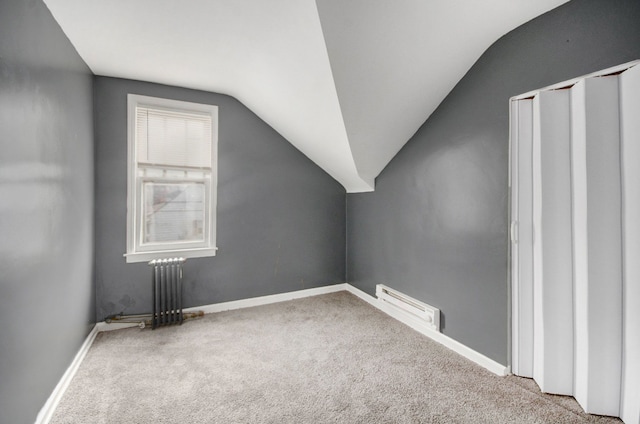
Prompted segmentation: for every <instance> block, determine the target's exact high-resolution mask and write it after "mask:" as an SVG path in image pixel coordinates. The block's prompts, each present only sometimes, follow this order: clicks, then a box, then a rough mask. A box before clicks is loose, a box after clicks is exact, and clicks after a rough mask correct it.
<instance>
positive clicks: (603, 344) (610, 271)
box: [571, 76, 622, 416]
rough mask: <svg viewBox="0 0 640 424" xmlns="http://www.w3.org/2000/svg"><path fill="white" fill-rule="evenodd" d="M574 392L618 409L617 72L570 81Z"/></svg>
mask: <svg viewBox="0 0 640 424" xmlns="http://www.w3.org/2000/svg"><path fill="white" fill-rule="evenodd" d="M571 118H572V119H571V124H572V149H571V151H572V166H571V169H572V183H573V187H572V188H573V190H572V191H573V193H572V195H573V243H574V245H573V266H574V296H575V335H574V338H575V389H574V390H575V393H574V396H575V398H576V400H577V401H578V402H579V403H580V405H581V406H582V407H583V409H584V410H585V411H586V412H589V413H593V414H600V415H613V416H618V414H619V405H620V383H621V370H622V363H621V358H622V251H621V249H622V238H621V188H620V183H621V180H620V130H619V128H620V115H619V95H618V76H605V77H598V78H588V79H585V80H583V81H579V82H578V83H576V84H575V85H574V86H573V87H572V89H571Z"/></svg>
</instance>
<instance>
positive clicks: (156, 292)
mask: <svg viewBox="0 0 640 424" xmlns="http://www.w3.org/2000/svg"><path fill="white" fill-rule="evenodd" d="M185 262H186V259H184V258H171V259H154V260H153V261H151V262H149V266H150V267H151V282H152V291H153V297H152V299H153V313H152V315H151V328H152V329H155V328H156V327H158V326H162V325H173V324H182V321H183V320H184V317H183V314H182V265H183V264H184V263H185Z"/></svg>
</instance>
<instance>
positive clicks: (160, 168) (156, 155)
mask: <svg viewBox="0 0 640 424" xmlns="http://www.w3.org/2000/svg"><path fill="white" fill-rule="evenodd" d="M128 126H129V128H128V130H129V135H128V139H129V140H128V143H129V152H128V153H129V159H128V161H129V168H128V190H127V253H126V254H125V257H126V258H127V262H146V261H149V260H152V259H158V258H167V257H175V256H181V257H185V258H195V257H203V256H215V252H216V250H217V248H216V247H215V245H216V243H215V241H216V237H215V235H216V231H215V229H216V227H215V211H216V165H217V163H216V162H217V161H216V157H217V141H218V137H217V133H218V108H217V106H211V105H203V104H196V103H187V102H181V101H176V100H167V99H159V98H154V97H146V96H138V95H134V94H129V96H128Z"/></svg>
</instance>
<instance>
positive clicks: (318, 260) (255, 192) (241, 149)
mask: <svg viewBox="0 0 640 424" xmlns="http://www.w3.org/2000/svg"><path fill="white" fill-rule="evenodd" d="M94 88H95V91H94V96H95V125H96V251H97V252H98V256H97V257H96V289H97V299H98V300H97V318H98V319H102V318H104V317H105V316H107V315H108V314H112V313H119V312H122V311H124V312H125V313H135V312H149V311H150V309H151V286H150V284H151V283H150V275H151V274H150V269H149V267H148V266H147V265H146V264H145V263H136V264H127V263H125V259H124V258H123V257H122V254H123V253H124V252H125V248H126V241H125V238H126V211H127V204H126V202H127V193H126V189H127V121H126V119H127V116H126V115H127V93H133V94H142V95H148V96H155V97H165V98H170V99H177V100H184V101H192V102H198V103H208V104H215V105H218V106H219V122H220V129H219V142H218V143H219V144H218V158H219V171H218V211H217V244H218V247H219V249H220V250H219V251H218V254H217V256H215V257H211V258H199V259H189V260H188V261H187V263H186V265H185V287H184V299H185V306H198V305H205V304H211V303H218V302H225V301H230V300H237V299H245V298H250V297H255V296H263V295H269V294H276V293H282V292H288V291H293V290H300V289H306V288H311V287H318V286H323V285H328V284H334V283H342V282H344V281H345V260H344V258H345V222H346V216H345V199H346V194H345V191H344V189H343V188H342V186H340V184H338V183H337V182H336V181H335V180H333V179H332V178H331V177H330V176H329V175H328V174H326V173H325V172H324V171H322V170H321V169H320V168H319V167H317V166H316V165H315V164H313V162H311V161H310V160H309V159H307V158H306V157H305V156H304V155H302V153H300V152H299V151H298V150H296V149H295V148H294V147H292V146H291V144H289V143H288V142H287V141H286V140H284V139H283V138H282V137H281V136H280V135H279V134H278V133H276V132H275V131H274V130H273V129H272V128H271V127H269V126H268V125H267V124H266V123H264V122H263V121H262V120H261V119H259V118H258V117H256V116H255V115H254V114H253V113H252V112H250V111H249V110H248V109H247V108H246V107H244V106H243V105H242V104H241V103H239V102H238V101H237V100H235V99H233V98H231V97H229V96H225V95H220V94H214V93H207V92H202V91H194V90H187V89H183V88H177V87H169V86H163V85H157V84H151V83H144V82H139V81H130V80H122V79H113V78H104V77H96V78H95V81H94Z"/></svg>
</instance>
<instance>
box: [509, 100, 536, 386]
mask: <svg viewBox="0 0 640 424" xmlns="http://www.w3.org/2000/svg"><path fill="white" fill-rule="evenodd" d="M511 107H512V112H511V113H512V114H513V116H514V119H516V120H517V125H512V128H511V129H512V131H514V133H513V134H512V140H513V143H512V150H511V154H512V155H513V158H512V169H511V184H512V187H516V189H515V190H513V192H514V196H512V198H511V202H512V208H511V213H512V216H511V218H512V222H511V237H512V239H513V241H514V246H515V247H517V248H513V249H512V257H511V259H512V271H511V272H512V275H513V278H514V279H517V280H518V284H516V285H515V288H517V290H518V293H513V302H514V304H513V305H512V308H513V310H514V311H515V312H514V314H513V318H514V319H513V323H512V325H513V326H514V327H518V331H516V332H514V335H515V337H517V338H516V339H514V341H513V363H512V369H513V372H514V373H515V374H517V375H521V376H523V377H533V170H532V164H533V163H532V159H531V155H532V148H533V145H532V142H533V100H532V99H524V100H519V101H517V102H513V103H512V105H511Z"/></svg>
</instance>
